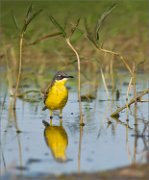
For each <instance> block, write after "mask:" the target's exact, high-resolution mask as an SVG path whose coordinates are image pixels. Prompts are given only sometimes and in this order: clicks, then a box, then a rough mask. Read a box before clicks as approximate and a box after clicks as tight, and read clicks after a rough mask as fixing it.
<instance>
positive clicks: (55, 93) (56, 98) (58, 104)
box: [45, 81, 68, 110]
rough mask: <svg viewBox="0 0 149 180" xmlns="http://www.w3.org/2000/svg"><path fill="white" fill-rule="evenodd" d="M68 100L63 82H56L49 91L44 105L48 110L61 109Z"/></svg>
mask: <svg viewBox="0 0 149 180" xmlns="http://www.w3.org/2000/svg"><path fill="white" fill-rule="evenodd" d="M67 100H68V90H67V88H66V87H65V81H56V82H55V83H54V85H53V86H52V87H51V89H50V90H49V93H48V96H47V99H46V101H45V105H46V107H47V108H48V109H51V110H58V109H63V107H64V106H65V104H66V102H67Z"/></svg>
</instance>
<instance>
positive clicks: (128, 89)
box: [126, 77, 133, 119]
mask: <svg viewBox="0 0 149 180" xmlns="http://www.w3.org/2000/svg"><path fill="white" fill-rule="evenodd" d="M132 80H133V78H132V77H131V78H130V81H129V85H128V88H127V93H126V108H127V111H126V115H127V119H128V110H129V106H128V95H129V91H130V86H131V84H132Z"/></svg>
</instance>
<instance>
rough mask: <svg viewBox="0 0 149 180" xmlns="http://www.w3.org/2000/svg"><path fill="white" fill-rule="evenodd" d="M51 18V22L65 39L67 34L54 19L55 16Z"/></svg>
mask: <svg viewBox="0 0 149 180" xmlns="http://www.w3.org/2000/svg"><path fill="white" fill-rule="evenodd" d="M49 18H50V20H51V22H52V23H53V24H54V25H55V27H56V28H57V29H58V30H60V31H61V32H62V34H63V37H66V32H65V30H64V28H63V27H62V26H61V25H60V24H59V23H58V22H57V21H56V20H55V19H54V17H53V16H51V15H50V16H49Z"/></svg>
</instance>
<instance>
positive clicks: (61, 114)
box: [59, 109, 62, 119]
mask: <svg viewBox="0 0 149 180" xmlns="http://www.w3.org/2000/svg"><path fill="white" fill-rule="evenodd" d="M59 118H60V119H62V109H60V116H59Z"/></svg>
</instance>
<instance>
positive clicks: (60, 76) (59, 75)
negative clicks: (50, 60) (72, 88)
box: [53, 71, 73, 84]
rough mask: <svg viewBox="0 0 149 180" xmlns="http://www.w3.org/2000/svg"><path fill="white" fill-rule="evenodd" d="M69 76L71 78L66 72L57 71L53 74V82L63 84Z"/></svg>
mask: <svg viewBox="0 0 149 180" xmlns="http://www.w3.org/2000/svg"><path fill="white" fill-rule="evenodd" d="M69 78H73V76H69V75H68V74H66V73H64V72H61V71H59V72H57V73H56V75H55V76H54V78H53V82H57V83H62V84H65V83H66V81H67V80H68V79H69Z"/></svg>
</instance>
